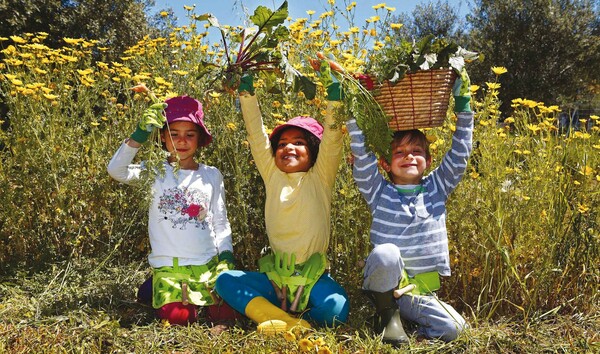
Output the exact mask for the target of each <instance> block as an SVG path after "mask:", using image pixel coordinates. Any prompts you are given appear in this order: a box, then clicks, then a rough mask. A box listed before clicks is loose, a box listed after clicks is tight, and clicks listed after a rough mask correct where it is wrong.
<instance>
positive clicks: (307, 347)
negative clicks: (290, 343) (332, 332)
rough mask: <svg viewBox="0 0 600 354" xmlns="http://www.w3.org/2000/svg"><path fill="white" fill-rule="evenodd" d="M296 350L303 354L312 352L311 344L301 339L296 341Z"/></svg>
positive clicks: (305, 339)
mask: <svg viewBox="0 0 600 354" xmlns="http://www.w3.org/2000/svg"><path fill="white" fill-rule="evenodd" d="M298 348H300V350H301V351H303V352H308V351H310V350H312V348H313V343H312V341H311V340H310V339H307V338H302V339H300V340H299V341H298Z"/></svg>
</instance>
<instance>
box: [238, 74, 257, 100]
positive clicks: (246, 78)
mask: <svg viewBox="0 0 600 354" xmlns="http://www.w3.org/2000/svg"><path fill="white" fill-rule="evenodd" d="M238 92H239V93H242V92H248V93H249V94H250V95H252V96H254V78H253V77H252V75H250V74H244V75H242V78H241V79H240V86H239V87H238Z"/></svg>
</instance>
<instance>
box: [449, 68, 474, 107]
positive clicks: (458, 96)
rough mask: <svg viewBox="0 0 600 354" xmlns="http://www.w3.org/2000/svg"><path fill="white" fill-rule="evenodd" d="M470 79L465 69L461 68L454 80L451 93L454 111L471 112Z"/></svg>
mask: <svg viewBox="0 0 600 354" xmlns="http://www.w3.org/2000/svg"><path fill="white" fill-rule="evenodd" d="M470 87H471V79H469V74H467V70H465V68H463V69H462V70H461V71H460V74H459V76H458V77H457V78H456V81H455V82H454V87H453V88H452V95H453V96H454V112H471V88H470Z"/></svg>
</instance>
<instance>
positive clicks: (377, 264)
mask: <svg viewBox="0 0 600 354" xmlns="http://www.w3.org/2000/svg"><path fill="white" fill-rule="evenodd" d="M469 86H470V82H469V79H468V75H467V74H466V72H465V71H463V74H462V75H461V77H460V78H459V79H457V80H456V83H455V85H454V89H453V95H454V98H455V112H456V114H457V117H458V119H457V123H456V131H455V132H454V135H453V137H452V147H451V149H450V151H448V152H447V153H446V155H445V156H444V158H443V160H442V162H441V164H440V166H438V167H437V168H436V169H434V170H433V171H432V172H431V173H430V174H428V175H426V176H424V171H425V170H426V169H427V168H428V167H429V166H430V165H431V155H430V154H429V146H428V141H427V138H426V136H425V135H424V134H423V133H422V132H421V131H419V130H417V129H415V130H408V131H398V132H396V133H395V134H394V139H393V142H392V144H391V161H385V160H384V159H381V161H380V163H381V167H382V168H383V169H384V170H385V171H386V172H387V173H388V177H389V180H387V179H386V178H385V177H384V176H383V175H382V174H381V173H380V170H379V166H378V161H377V158H376V156H375V155H374V154H373V153H372V152H370V151H368V150H367V148H366V147H365V139H364V135H363V133H362V131H361V130H360V128H359V127H358V125H357V124H356V120H354V119H351V120H349V121H348V122H347V124H346V126H347V128H348V131H349V132H350V137H351V149H352V153H353V155H354V170H353V175H354V179H355V182H356V184H357V186H358V188H359V190H360V192H361V193H362V195H363V197H364V198H365V200H366V201H367V204H368V205H369V208H370V210H371V213H372V215H373V221H372V224H371V231H370V239H371V243H372V244H373V250H372V251H371V253H370V254H369V256H368V258H367V260H366V265H365V269H364V281H363V290H364V292H365V294H366V295H367V296H368V297H369V298H370V299H371V300H372V301H373V303H374V305H375V308H376V314H375V316H374V319H373V326H374V329H375V331H376V332H377V333H383V340H384V341H385V342H388V343H391V344H399V343H402V342H405V341H406V340H407V337H406V334H405V332H404V330H403V327H402V322H401V320H400V318H402V319H404V320H406V321H409V322H410V323H412V324H415V325H416V328H417V334H418V335H419V336H423V337H426V338H438V339H442V340H444V341H451V340H453V339H455V338H456V337H457V336H458V335H459V333H460V332H461V331H462V330H463V329H465V328H466V322H465V320H464V319H463V317H462V316H461V315H460V314H458V312H457V311H456V310H454V309H453V308H452V306H450V305H449V304H447V303H444V302H442V301H440V300H439V299H438V298H437V297H436V295H435V291H436V290H437V289H439V276H440V275H441V276H449V275H450V257H449V252H448V236H447V232H446V206H445V203H446V200H447V199H448V196H449V194H450V193H451V192H452V191H453V190H454V188H455V187H456V186H457V184H458V182H459V181H460V180H461V178H462V176H463V174H464V172H465V169H466V166H467V160H468V158H469V156H470V153H471V150H472V132H473V112H471V109H470V94H469ZM402 293H404V295H401V294H402Z"/></svg>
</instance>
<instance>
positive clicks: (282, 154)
mask: <svg viewBox="0 0 600 354" xmlns="http://www.w3.org/2000/svg"><path fill="white" fill-rule="evenodd" d="M275 165H276V166H277V167H278V168H279V169H280V170H281V171H282V172H285V173H294V172H306V171H308V170H309V169H310V168H311V167H312V161H311V158H310V152H309V149H308V142H307V140H306V136H305V132H304V130H302V129H300V128H288V129H286V130H285V131H284V132H283V133H281V136H280V137H279V141H278V142H277V149H276V150H275Z"/></svg>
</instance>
